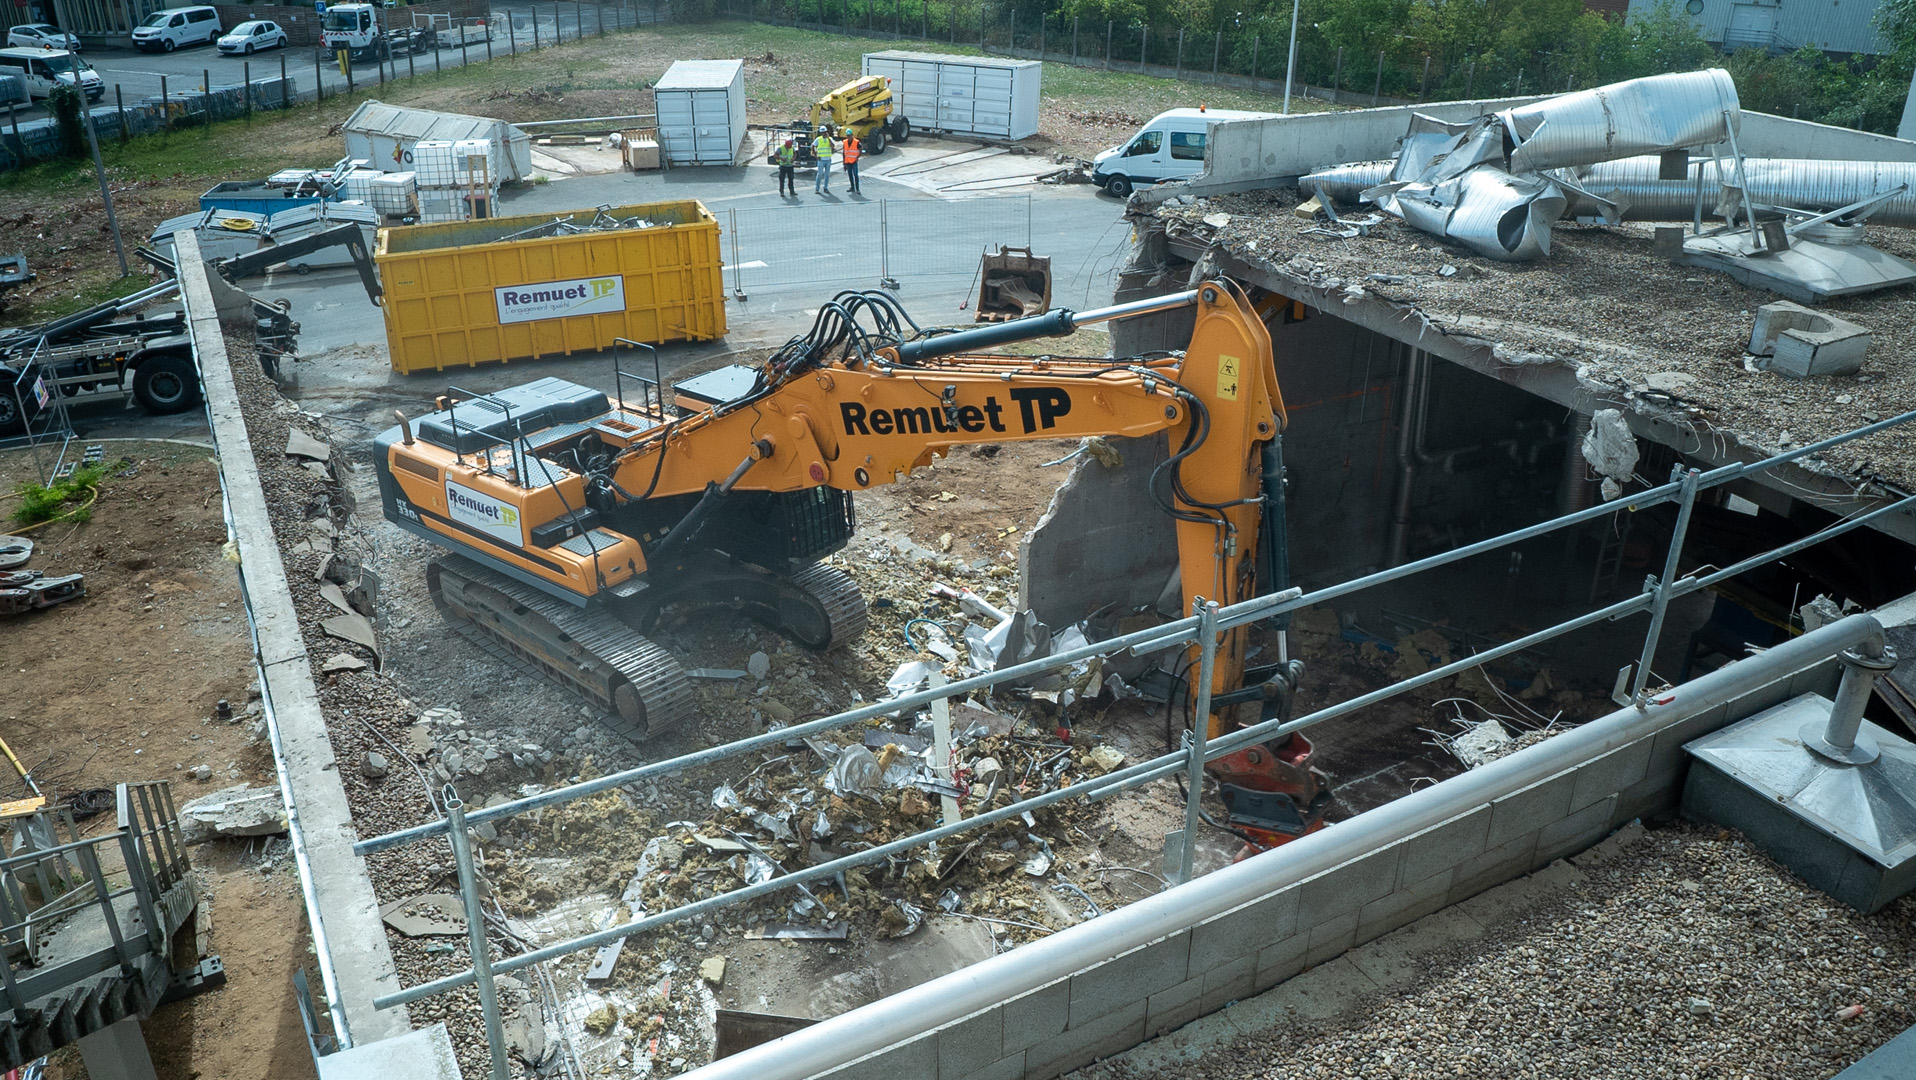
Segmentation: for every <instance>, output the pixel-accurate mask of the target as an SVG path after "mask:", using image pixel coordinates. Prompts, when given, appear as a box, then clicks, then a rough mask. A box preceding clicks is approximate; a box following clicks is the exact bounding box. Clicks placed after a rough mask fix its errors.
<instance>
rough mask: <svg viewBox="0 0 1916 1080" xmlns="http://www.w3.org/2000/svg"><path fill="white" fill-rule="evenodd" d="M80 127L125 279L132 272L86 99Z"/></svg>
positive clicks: (81, 110) (82, 108) (82, 109)
mask: <svg viewBox="0 0 1916 1080" xmlns="http://www.w3.org/2000/svg"><path fill="white" fill-rule="evenodd" d="M80 125H81V126H82V127H84V128H86V145H87V149H88V150H91V151H92V152H93V175H94V177H95V178H96V179H98V180H99V181H100V201H101V202H102V203H104V204H105V205H106V223H107V225H108V227H110V228H111V229H112V230H113V254H115V255H118V256H119V257H120V276H121V277H125V276H127V275H128V274H130V273H132V272H133V271H132V270H131V269H129V268H128V267H127V265H126V242H125V241H123V240H121V239H120V218H119V215H118V214H115V213H114V212H113V192H112V191H111V190H109V189H108V188H107V186H106V166H105V165H104V164H103V163H101V161H100V139H99V137H98V136H97V135H95V134H94V133H93V110H92V109H89V108H87V107H86V99H85V97H84V96H82V97H81V104H80Z"/></svg>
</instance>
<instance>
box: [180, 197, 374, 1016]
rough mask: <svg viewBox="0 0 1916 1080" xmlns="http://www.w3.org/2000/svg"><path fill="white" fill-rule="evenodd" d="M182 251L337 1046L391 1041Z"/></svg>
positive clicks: (347, 830) (232, 400)
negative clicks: (376, 1000) (378, 1008)
mask: <svg viewBox="0 0 1916 1080" xmlns="http://www.w3.org/2000/svg"><path fill="white" fill-rule="evenodd" d="M177 247H178V250H177V259H178V273H179V280H180V301H181V305H182V307H184V308H185V311H186V317H187V331H188V334H189V335H190V337H191V339H192V342H193V351H194V356H195V360H196V363H197V365H198V367H199V375H200V385H201V387H202V389H203V391H204V393H205V397H206V413H207V422H208V425H209V426H210V427H211V428H212V431H213V443H214V446H215V450H216V456H217V457H218V459H219V469H220V492H221V501H222V503H223V505H224V510H225V516H226V527H227V533H228V535H229V536H230V537H231V538H232V540H233V542H234V544H235V545H236V546H237V547H238V550H239V578H240V592H241V596H242V598H243V599H244V600H245V604H246V615H247V622H248V624H249V627H250V629H251V632H252V636H253V653H254V662H255V664H256V665H257V667H258V670H259V679H260V694H261V698H262V703H263V704H264V706H265V716H266V729H267V733H268V735H269V736H270V740H271V745H272V750H273V764H274V766H275V768H276V769H277V770H278V772H279V784H280V794H281V796H282V797H283V798H284V799H285V801H286V819H287V823H288V826H289V830H288V835H289V836H290V837H291V839H292V845H293V857H294V862H295V863H296V865H297V866H298V868H299V882H300V892H301V894H302V895H303V897H304V900H305V903H306V917H307V921H308V923H309V924H310V926H311V928H312V934H313V949H314V953H315V955H316V957H317V960H318V964H319V972H320V979H321V981H322V983H323V984H324V986H325V991H326V998H327V1000H328V1002H329V1004H330V1005H331V1009H332V1016H333V1026H334V1029H335V1034H336V1035H337V1037H338V1039H339V1042H340V1045H341V1046H347V1047H349V1046H352V1045H354V1044H355V1043H368V1042H375V1041H378V1040H382V1039H388V1038H393V1037H396V1036H399V1035H403V1034H405V1033H406V1032H407V1031H409V1030H411V1028H412V1020H411V1017H410V1016H409V1015H408V1014H407V1012H406V1010H405V1009H404V1008H395V1009H390V1010H383V1011H375V1010H374V1009H373V1007H372V1002H373V999H374V998H376V997H379V996H380V995H382V994H388V993H392V992H394V991H396V990H398V989H399V986H400V982H399V972H398V970H397V968H396V967H395V966H394V964H393V957H392V950H391V948H390V947H389V946H388V944H387V941H386V933H385V930H384V928H383V927H382V926H381V924H380V921H379V903H378V900H377V898H376V897H375V896H374V894H373V885H372V878H371V877H370V875H369V874H368V872H367V869H366V862H365V860H364V859H362V858H360V857H359V856H357V855H354V854H353V843H354V841H356V840H357V839H358V835H357V832H356V830H355V829H354V828H353V820H352V808H351V805H350V804H349V803H348V801H347V798H346V789H345V786H344V785H343V784H341V782H340V779H339V771H338V763H337V761H336V760H335V758H334V755H333V746H332V740H331V739H330V738H329V737H328V735H327V732H326V718H325V715H324V714H323V713H322V712H321V709H320V704H319V695H318V692H317V690H316V689H315V688H314V685H313V673H312V666H311V660H310V658H309V657H308V656H307V655H306V647H305V642H304V640H303V638H302V636H301V633H300V626H299V616H298V614H297V613H296V612H295V610H294V608H293V596H292V592H291V590H290V589H289V588H288V586H287V583H286V567H285V565H284V563H283V562H282V561H281V559H280V552H279V541H278V538H277V537H276V536H275V534H274V532H273V526H272V522H271V520H270V519H269V518H268V517H267V514H266V493H265V490H264V489H263V488H262V487H261V485H260V479H259V472H258V470H257V468H256V466H255V460H254V457H253V446H252V440H251V438H250V437H249V435H248V433H247V430H246V419H245V416H244V415H243V414H242V412H241V410H240V403H239V393H238V391H237V389H236V388H235V386H234V383H233V373H232V368H231V361H230V360H229V358H228V356H227V352H226V338H225V336H224V333H223V331H222V330H221V328H220V319H219V309H218V307H217V306H216V304H215V301H214V293H213V288H212V286H211V285H209V279H217V274H216V273H215V272H214V271H213V270H212V268H211V267H209V266H208V265H207V264H206V262H205V260H204V259H202V257H201V255H200V249H199V242H198V240H197V239H196V238H195V237H193V236H192V235H190V234H181V236H180V237H179V243H178V245H177ZM220 283H221V284H224V281H223V280H221V281H220Z"/></svg>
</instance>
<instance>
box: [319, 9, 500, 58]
mask: <svg viewBox="0 0 1916 1080" xmlns="http://www.w3.org/2000/svg"><path fill="white" fill-rule="evenodd" d="M394 17H395V16H394V15H393V13H392V12H391V11H390V10H386V11H384V12H383V13H382V8H381V5H379V4H333V5H332V6H330V7H328V8H327V9H326V15H325V18H324V19H323V20H322V21H321V23H320V40H321V42H322V45H321V47H322V48H323V49H324V50H325V51H326V52H328V53H338V52H339V51H340V50H341V49H344V50H346V52H347V54H348V56H349V57H350V58H351V59H354V60H384V59H387V58H388V57H393V56H406V55H409V54H417V53H427V52H431V51H432V50H433V49H434V48H435V47H444V48H448V49H463V48H465V47H467V46H469V45H482V44H484V43H485V42H487V41H490V40H492V25H491V23H490V22H488V21H487V20H485V19H468V20H465V21H464V22H461V23H454V22H453V20H452V19H451V17H450V16H445V15H438V16H433V15H417V14H415V15H413V16H412V25H410V26H394V25H392V20H393V18H394Z"/></svg>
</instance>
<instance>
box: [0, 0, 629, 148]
mask: <svg viewBox="0 0 1916 1080" xmlns="http://www.w3.org/2000/svg"><path fill="white" fill-rule="evenodd" d="M493 9H494V11H495V12H498V13H502V14H507V15H510V16H511V28H510V29H507V28H506V27H505V26H503V25H502V26H500V27H499V28H498V29H497V30H496V31H495V32H494V37H493V41H492V51H491V55H493V56H505V55H509V54H510V53H511V52H512V51H513V49H515V48H517V49H518V50H520V51H525V50H529V49H531V48H532V47H533V44H534V42H535V40H536V41H537V43H538V45H539V46H541V47H545V46H550V45H552V44H553V43H554V42H555V41H558V42H571V41H576V40H578V38H579V37H580V36H581V35H582V34H583V35H584V36H587V37H590V36H594V35H596V34H597V33H598V25H599V24H598V14H599V11H600V9H599V8H598V7H596V6H593V7H582V6H580V5H576V4H565V3H558V4H555V3H550V2H545V0H540V2H528V0H497V2H495V3H494V4H493ZM385 13H386V12H382V14H385ZM396 13H397V14H402V15H403V14H405V12H404V9H398V10H397V12H396ZM605 16H606V20H607V21H606V24H605V29H606V31H607V32H608V33H610V32H611V31H612V30H615V29H617V28H618V26H617V25H616V24H617V22H618V21H619V20H620V19H621V18H623V20H624V24H625V26H626V27H628V28H629V27H631V26H633V25H635V23H634V20H635V19H636V20H637V22H638V23H640V24H643V23H650V22H652V21H653V13H652V9H651V7H650V6H649V5H645V4H642V5H641V6H640V8H639V9H636V10H635V9H634V8H632V7H630V6H628V7H626V8H625V9H624V10H623V11H618V10H613V9H608V10H606V11H605ZM261 17H262V18H270V19H273V20H274V21H276V22H280V23H281V24H283V25H290V24H292V23H293V21H294V20H296V19H297V20H308V19H315V18H318V15H316V14H315V13H314V12H313V11H312V9H311V8H306V9H299V8H283V9H282V8H263V9H261ZM226 29H228V30H231V29H232V27H231V26H228V27H226ZM81 55H82V57H84V58H85V59H86V61H87V62H88V63H90V64H92V65H93V68H94V70H95V71H98V72H99V73H100V81H101V82H102V83H104V84H105V86H106V93H105V95H104V96H103V97H102V98H101V99H100V101H99V102H97V103H95V104H96V107H97V106H99V105H108V106H110V105H113V104H114V103H115V101H116V100H124V101H125V102H127V103H129V104H130V103H132V102H136V101H140V100H143V99H145V98H148V97H158V96H160V94H161V93H162V92H165V93H168V94H176V93H182V92H191V91H194V90H197V89H198V88H199V87H200V86H202V85H205V83H206V81H207V79H209V78H210V79H211V80H212V83H213V85H214V86H237V85H239V84H240V83H242V82H244V81H246V79H247V77H248V75H249V73H250V75H251V77H252V78H254V79H267V78H277V77H278V76H279V74H280V72H281V70H282V68H283V70H284V71H285V74H286V77H287V78H289V79H291V80H292V83H293V86H294V87H295V88H296V89H298V90H301V91H306V90H310V89H311V88H312V87H313V85H314V79H315V78H316V77H317V78H318V80H319V84H320V85H322V86H324V87H325V89H326V93H327V95H328V96H331V95H332V94H335V93H342V92H344V91H345V90H346V89H347V77H346V75H345V74H343V73H342V72H341V71H340V70H339V64H338V62H337V61H336V60H335V59H334V58H333V57H332V56H330V55H328V54H326V53H323V52H321V51H320V50H318V49H316V48H313V47H311V46H306V45H293V46H288V47H286V48H283V49H270V50H268V51H266V52H262V53H255V54H254V55H252V56H227V55H225V54H223V53H221V52H220V51H219V50H218V49H216V48H214V47H213V46H212V45H195V46H192V47H190V48H184V49H176V50H174V51H173V52H170V53H144V52H140V51H139V50H137V49H135V48H133V47H132V45H131V44H130V43H129V44H127V45H124V46H97V45H96V46H89V47H87V49H86V50H85V51H84V52H82V53H81ZM486 59H487V50H486V45H485V44H484V43H483V42H482V43H478V44H475V45H473V46H472V47H471V48H469V49H465V50H461V49H454V48H444V49H441V50H439V51H438V53H437V54H434V53H430V52H429V53H424V54H421V55H418V56H413V57H404V56H401V57H394V58H393V59H391V60H389V61H386V62H385V63H384V64H377V63H374V62H373V61H371V60H362V61H359V62H358V63H355V64H353V65H352V85H353V87H355V88H356V89H358V90H361V91H364V90H366V89H367V88H368V87H369V86H371V87H377V86H378V85H379V84H380V82H381V80H382V78H383V79H385V80H388V81H391V80H397V79H403V78H406V77H407V76H408V75H409V74H413V73H418V74H423V73H426V72H430V71H433V70H435V69H438V70H451V69H453V68H457V67H459V66H461V65H463V64H468V63H473V64H478V63H484V62H485V60H486ZM162 80H164V83H163V82H162ZM116 90H117V93H118V94H119V97H118V98H116V97H115V93H116ZM45 115H47V112H46V109H45V107H44V105H40V104H36V105H35V106H34V107H32V108H22V109H19V110H18V111H17V118H18V119H19V120H21V121H22V122H25V121H28V120H35V119H38V118H40V117H43V116H45Z"/></svg>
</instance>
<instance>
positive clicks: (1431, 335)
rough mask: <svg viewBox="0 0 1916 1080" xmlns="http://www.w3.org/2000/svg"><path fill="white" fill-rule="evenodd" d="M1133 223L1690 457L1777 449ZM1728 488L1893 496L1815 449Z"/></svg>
mask: <svg viewBox="0 0 1916 1080" xmlns="http://www.w3.org/2000/svg"><path fill="white" fill-rule="evenodd" d="M1132 224H1133V225H1134V227H1135V228H1136V230H1137V236H1138V240H1137V243H1138V244H1140V245H1144V244H1149V243H1153V242H1157V243H1163V244H1165V246H1166V250H1167V252H1169V253H1170V254H1173V255H1176V256H1177V257H1179V258H1181V259H1184V260H1186V261H1188V262H1190V263H1192V264H1194V265H1195V264H1196V263H1197V262H1198V260H1199V259H1202V258H1207V257H1208V258H1209V259H1210V260H1212V262H1213V264H1214V265H1215V267H1216V270H1217V272H1218V273H1221V274H1224V275H1225V276H1227V277H1230V278H1231V279H1233V280H1235V281H1239V282H1242V283H1244V284H1246V285H1250V286H1255V287H1258V288H1262V289H1267V290H1269V291H1272V292H1275V293H1278V294H1279V295H1282V296H1285V297H1288V298H1290V299H1292V300H1297V301H1300V302H1302V303H1303V304H1304V305H1305V306H1306V307H1309V308H1311V309H1312V310H1314V311H1318V312H1323V313H1326V314H1329V315H1332V316H1334V317H1336V318H1338V319H1342V320H1344V321H1345V322H1348V323H1351V324H1352V325H1355V326H1358V327H1361V328H1363V329H1366V330H1371V331H1373V332H1375V333H1379V334H1382V335H1384V336H1385V337H1388V338H1392V339H1394V340H1396V341H1400V342H1403V343H1405V344H1407V345H1410V346H1411V347H1412V348H1416V349H1420V350H1422V351H1424V352H1426V353H1429V354H1430V355H1432V356H1436V357H1440V358H1442V359H1445V360H1449V361H1451V362H1452V363H1455V364H1458V365H1460V366H1462V367H1466V368H1469V369H1470V370H1471V371H1474V372H1476V373H1478V374H1480V375H1486V376H1488V377H1490V378H1493V379H1496V380H1497V381H1498V382H1501V383H1504V384H1506V385H1509V386H1514V387H1516V388H1518V389H1520V390H1523V391H1525V392H1526V393H1530V394H1534V395H1536V396H1538V397H1541V398H1544V399H1546V400H1549V401H1553V402H1556V403H1557V404H1559V405H1562V406H1563V407H1565V408H1568V409H1574V410H1576V411H1577V412H1580V413H1584V414H1586V415H1587V414H1590V413H1593V412H1595V411H1596V410H1598V409H1601V408H1606V407H1607V408H1617V409H1620V410H1622V412H1623V414H1624V417H1625V418H1626V419H1628V420H1629V421H1630V428H1631V430H1632V431H1634V432H1636V433H1637V435H1639V436H1640V437H1642V438H1646V439H1650V440H1653V441H1655V442H1659V443H1662V444H1663V445H1665V446H1669V447H1673V448H1676V449H1678V450H1679V451H1681V452H1682V453H1684V454H1687V455H1689V456H1691V457H1695V458H1704V459H1707V460H1708V461H1709V463H1710V465H1711V466H1712V467H1715V466H1721V465H1728V464H1735V463H1740V462H1750V461H1760V460H1762V459H1764V458H1767V457H1769V456H1771V454H1770V452H1768V451H1764V450H1761V449H1759V448H1756V447H1751V446H1746V445H1745V444H1744V443H1743V442H1742V437H1741V436H1740V435H1739V433H1738V432H1736V431H1734V430H1730V429H1723V428H1719V429H1716V433H1717V434H1718V435H1720V436H1723V437H1725V438H1726V439H1727V440H1728V445H1727V447H1724V446H1723V445H1722V444H1720V443H1718V442H1715V441H1711V440H1704V442H1703V445H1701V446H1698V445H1697V441H1698V440H1697V424H1696V422H1695V421H1693V420H1692V419H1691V418H1690V416H1689V415H1688V414H1687V413H1686V412H1685V410H1684V409H1683V408H1682V407H1681V406H1680V405H1679V406H1676V407H1671V406H1669V405H1665V404H1663V403H1661V402H1660V401H1659V400H1657V398H1656V396H1655V395H1654V394H1651V393H1649V392H1647V388H1631V387H1619V386H1616V385H1611V384H1604V383H1598V382H1595V381H1594V380H1592V379H1590V378H1587V377H1586V376H1587V373H1588V369H1587V367H1586V365H1584V364H1581V363H1579V362H1577V361H1575V360H1571V359H1567V358H1564V357H1560V356H1553V355H1549V354H1545V353H1519V352H1513V351H1512V350H1510V349H1507V348H1505V347H1504V346H1503V345H1502V344H1501V343H1499V342H1497V341H1495V340H1493V339H1491V338H1488V337H1483V336H1478V335H1475V334H1472V333H1470V332H1469V331H1468V330H1467V329H1465V328H1462V327H1454V328H1446V327H1444V326H1441V325H1439V324H1438V323H1436V322H1434V321H1432V320H1431V319H1430V318H1429V317H1427V316H1426V315H1425V314H1424V313H1423V311H1422V310H1421V309H1419V308H1417V307H1416V306H1415V305H1412V304H1404V303H1399V302H1396V301H1392V300H1386V299H1384V298H1382V297H1379V296H1375V295H1373V294H1369V293H1366V294H1365V295H1364V296H1363V297H1362V298H1361V299H1359V298H1355V297H1351V296H1348V295H1346V294H1345V293H1344V292H1342V291H1339V290H1333V289H1328V288H1323V287H1320V286H1317V285H1313V284H1311V283H1310V282H1309V281H1306V280H1304V279H1302V278H1299V277H1296V276H1294V275H1292V274H1289V273H1286V272H1285V271H1284V269H1283V268H1282V267H1272V266H1265V265H1259V264H1254V263H1251V262H1248V261H1246V260H1245V259H1243V258H1242V257H1240V256H1238V255H1235V254H1232V253H1230V252H1227V251H1224V250H1223V249H1221V248H1215V247H1211V246H1209V245H1207V244H1202V243H1201V242H1199V241H1197V240H1195V239H1192V238H1185V237H1177V236H1168V235H1167V234H1165V232H1164V230H1163V227H1162V225H1161V223H1159V222H1157V221H1155V219H1152V218H1150V217H1148V216H1147V215H1138V214H1136V213H1135V212H1134V213H1133V221H1132ZM1154 318H1159V316H1150V315H1147V316H1141V317H1139V318H1136V319H1130V320H1126V321H1127V322H1134V323H1146V322H1149V321H1150V320H1151V319H1154ZM1875 487H1876V485H1875V484H1865V485H1863V487H1862V488H1861V489H1860V490H1862V491H1865V492H1867V491H1869V490H1871V489H1872V488H1875ZM1731 490H1732V491H1734V492H1735V493H1736V494H1738V495H1742V496H1744V497H1746V498H1750V499H1752V501H1755V502H1757V503H1758V504H1759V505H1766V504H1765V496H1771V495H1774V496H1779V497H1786V498H1792V499H1800V498H1803V497H1805V495H1806V494H1807V493H1813V494H1815V495H1817V496H1822V497H1825V498H1827V499H1829V500H1831V501H1830V502H1829V503H1826V504H1823V505H1827V506H1828V507H1830V508H1831V509H1832V510H1833V512H1836V513H1839V514H1842V515H1845V516H1847V515H1850V514H1856V513H1863V512H1867V511H1869V510H1874V509H1879V508H1881V507H1882V506H1884V505H1887V503H1888V502H1889V501H1890V497H1889V496H1887V495H1885V496H1879V497H1871V496H1869V495H1863V496H1859V495H1858V490H1859V489H1858V487H1857V485H1856V483H1855V481H1854V479H1853V478H1849V477H1845V476H1841V475H1838V474H1836V473H1835V472H1834V470H1832V469H1830V468H1828V467H1826V466H1823V465H1821V464H1820V463H1819V462H1817V461H1816V460H1815V459H1814V458H1799V459H1798V460H1796V461H1792V462H1789V463H1787V464H1784V465H1780V466H1777V467H1776V468H1773V469H1769V470H1766V471H1764V472H1762V473H1757V474H1755V475H1753V476H1750V477H1748V478H1745V479H1743V480H1739V481H1737V482H1736V484H1735V486H1733V487H1732V488H1731ZM1757 492H1761V493H1762V494H1760V495H1759V494H1756V493H1757ZM1768 508H1770V509H1774V508H1775V507H1774V506H1769V507H1768ZM1870 527H1871V528H1874V529H1876V530H1877V531H1879V532H1882V533H1885V534H1887V535H1889V536H1894V537H1896V538H1897V539H1899V540H1903V541H1905V542H1908V543H1916V518H1911V517H1909V516H1907V515H1902V514H1891V515H1887V516H1885V517H1881V518H1878V519H1876V520H1874V521H1872V522H1871V523H1870Z"/></svg>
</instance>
